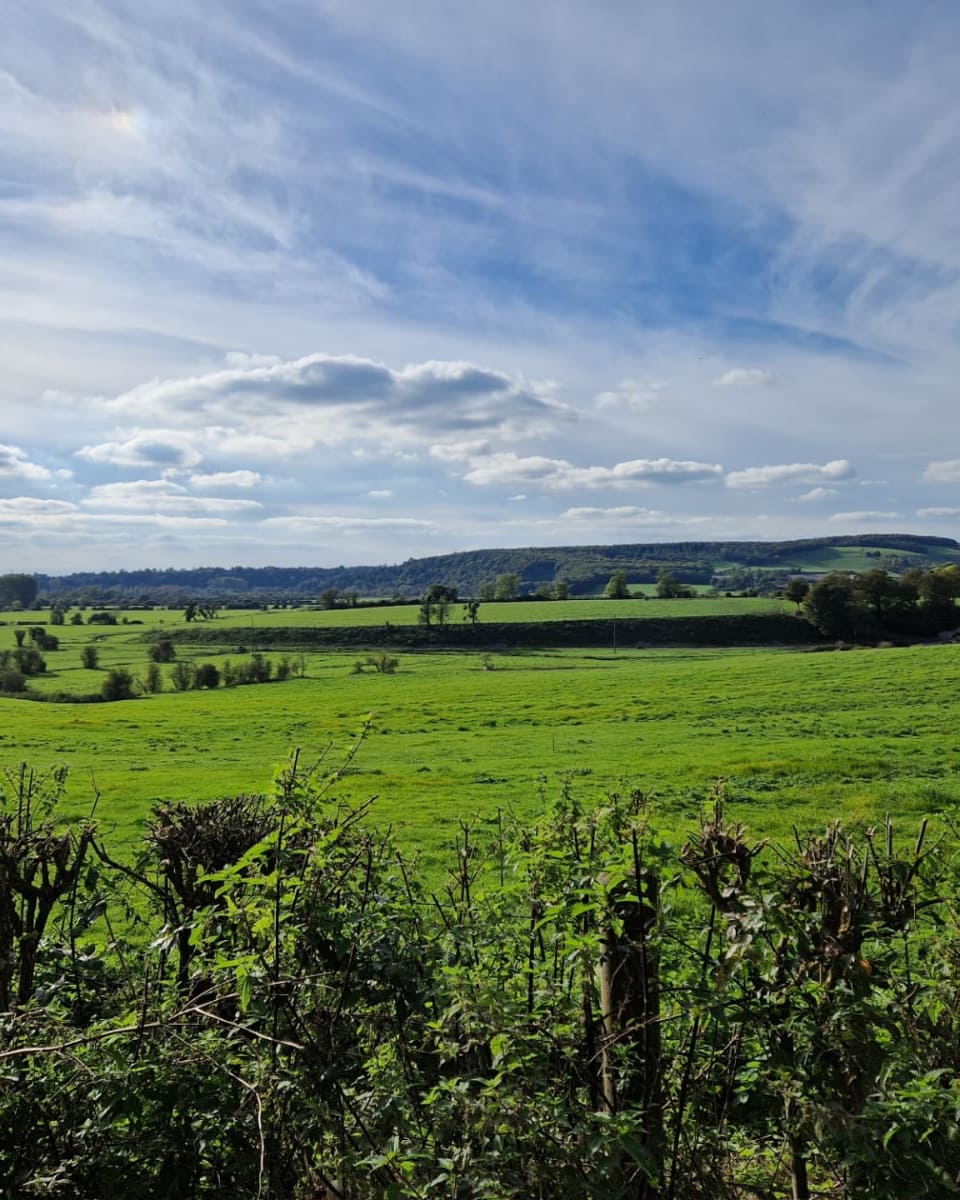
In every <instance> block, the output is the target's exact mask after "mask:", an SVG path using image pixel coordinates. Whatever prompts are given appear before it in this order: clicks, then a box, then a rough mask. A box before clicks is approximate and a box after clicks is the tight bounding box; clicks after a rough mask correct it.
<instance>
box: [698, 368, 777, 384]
mask: <svg viewBox="0 0 960 1200" xmlns="http://www.w3.org/2000/svg"><path fill="white" fill-rule="evenodd" d="M776 382H777V377H776V375H774V373H773V372H772V371H764V370H762V369H761V368H760V367H734V368H733V369H732V370H730V371H724V373H723V374H722V375H719V376H717V378H716V379H715V380H714V381H713V386H714V387H769V386H770V385H771V384H773V383H776Z"/></svg>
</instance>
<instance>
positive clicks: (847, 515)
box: [829, 510, 903, 523]
mask: <svg viewBox="0 0 960 1200" xmlns="http://www.w3.org/2000/svg"><path fill="white" fill-rule="evenodd" d="M902 516H903V514H902V513H898V512H875V511H871V510H867V511H861V512H837V513H833V515H832V516H831V517H830V518H829V520H831V521H855V522H857V523H860V522H863V521H898V520H900V519H901V518H902Z"/></svg>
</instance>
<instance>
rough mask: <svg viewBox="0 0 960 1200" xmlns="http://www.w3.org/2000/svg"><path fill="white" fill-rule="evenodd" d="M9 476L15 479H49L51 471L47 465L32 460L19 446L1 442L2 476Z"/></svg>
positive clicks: (0, 466)
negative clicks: (6, 444) (5, 444)
mask: <svg viewBox="0 0 960 1200" xmlns="http://www.w3.org/2000/svg"><path fill="white" fill-rule="evenodd" d="M3 476H9V477H12V478H14V479H35V480H42V479H49V478H50V472H49V471H48V470H47V468H46V467H41V466H39V465H38V464H37V463H33V462H30V460H29V459H28V458H27V456H26V454H25V453H24V451H23V450H21V449H20V447H19V446H4V445H2V444H0V477H3Z"/></svg>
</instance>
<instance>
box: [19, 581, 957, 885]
mask: <svg viewBox="0 0 960 1200" xmlns="http://www.w3.org/2000/svg"><path fill="white" fill-rule="evenodd" d="M598 603H600V604H602V605H603V609H604V611H605V612H606V611H608V610H609V609H610V608H612V607H615V604H614V602H610V601H605V602H598ZM623 603H624V604H629V603H630V602H629V601H625V602H623ZM664 603H667V604H671V603H672V604H674V605H680V606H683V607H689V606H692V605H694V604H697V603H700V602H698V601H679V602H664ZM645 605H649V606H650V607H652V606H653V605H652V602H638V603H637V605H636V607H640V608H642V607H644V606H645ZM489 607H490V608H493V607H496V606H494V605H492V604H491V605H490V606H489ZM503 607H505V608H507V609H510V608H513V609H520V610H521V611H526V610H528V609H530V608H533V607H534V605H513V606H511V605H505V606H503ZM546 607H548V608H553V607H558V608H559V607H566V606H565V605H561V604H556V605H554V604H548V605H546ZM364 611H367V612H377V611H378V610H358V613H359V612H364ZM379 611H380V612H381V613H382V612H383V610H379ZM131 615H134V614H131ZM247 615H249V614H247ZM278 615H279V614H277V613H270V614H263V616H264V617H265V618H266V619H267V620H269V621H270V623H272V624H276V623H278ZM301 615H303V616H309V617H310V618H311V619H313V618H317V617H320V618H322V617H323V616H324V615H326V614H322V613H317V614H314V613H309V614H299V613H296V612H291V613H284V614H283V619H284V621H286V620H288V619H290V620H292V619H294V618H295V617H298V616H301ZM331 615H337V616H339V615H340V614H339V613H336V614H331ZM351 615H354V614H351ZM136 616H137V617H141V616H142V618H143V619H144V620H145V621H146V620H148V619H149V620H150V622H151V624H152V623H159V622H160V621H161V620H163V621H164V622H165V623H167V624H171V625H173V623H174V622H176V624H177V627H180V626H181V625H182V618H181V617H180V616H179V614H177V613H159V612H153V613H146V614H136ZM253 617H254V620H257V619H259V618H260V614H258V613H254V614H253ZM21 618H22V614H21ZM6 619H16V618H15V616H14V615H13V614H9V615H8V617H7V618H6ZM228 620H229V621H230V623H231V624H234V620H233V618H228ZM146 628H148V626H146V625H145V626H143V627H140V626H122V625H119V626H108V627H100V626H88V625H84V626H72V625H70V624H67V625H65V626H61V627H58V628H56V629H55V630H53V632H55V633H56V634H57V635H58V636H59V637H60V638H61V649H60V650H57V651H54V652H51V653H49V654H48V655H47V661H48V663H49V670H48V673H47V675H46V676H41V677H40V678H39V680H38V681H36V689H37V690H38V691H43V690H46V691H47V692H48V693H50V692H64V691H66V692H72V693H82V692H94V691H97V690H98V689H99V686H100V683H101V682H102V679H103V676H104V672H105V670H106V669H109V668H111V667H114V666H125V667H127V668H128V669H129V670H131V671H132V672H133V674H134V675H138V676H139V675H142V673H143V671H144V670H145V667H146V664H147V647H146V644H145V643H144V642H143V640H142V635H143V633H144V630H145V629H146ZM91 639H96V641H95V644H96V645H97V647H98V651H99V656H100V663H99V667H98V669H97V670H85V669H84V668H82V667H81V666H80V663H79V658H80V648H81V646H82V645H83V644H85V643H86V642H88V641H90V640H91ZM13 641H14V639H13V634H12V632H11V628H10V626H9V625H8V626H6V627H0V645H2V646H7V645H12V644H13ZM178 657H180V658H192V659H193V660H194V661H197V662H200V661H204V662H208V661H212V662H214V663H218V664H220V665H222V663H223V661H224V658H225V657H227V656H225V655H223V654H219V655H218V654H211V653H210V652H209V650H204V649H200V650H197V649H196V648H194V647H184V648H182V649H181V650H180V651H179V654H178ZM232 657H233V658H234V660H236V658H237V657H238V656H237V655H236V653H234V654H233V655H232ZM269 657H270V658H272V659H274V661H277V660H278V659H279V655H278V654H276V653H272V654H270V655H269ZM359 657H361V658H362V655H361V656H359ZM357 658H358V655H357V654H356V653H353V652H324V653H312V654H307V655H306V656H305V662H304V665H305V668H306V674H305V677H304V678H302V679H290V680H288V681H286V682H282V683H281V682H271V683H266V684H260V685H254V686H245V687H236V688H230V689H225V688H219V689H217V690H215V691H187V692H182V693H176V692H173V691H169V690H167V691H165V692H163V693H162V694H160V695H155V696H145V697H143V698H141V699H137V700H132V701H124V702H119V703H113V704H87V705H77V704H62V703H31V702H28V701H23V700H10V699H5V700H0V765H2V766H5V767H11V766H13V765H15V764H17V763H19V762H20V761H22V760H26V761H28V762H30V763H31V764H33V765H35V766H38V767H46V766H51V765H53V764H57V763H66V764H67V765H68V766H69V767H70V771H71V785H70V792H69V805H70V810H69V811H70V813H71V815H73V816H77V817H79V816H81V815H83V814H85V813H86V812H88V811H89V810H90V808H91V805H92V803H93V797H94V795H95V793H96V792H99V794H100V800H99V806H98V819H99V820H100V821H101V823H102V824H103V825H104V826H106V827H108V828H110V827H112V828H113V830H114V836H113V838H112V840H113V842H114V843H115V844H120V843H122V844H127V845H130V844H131V843H132V841H133V840H134V839H135V838H136V837H137V836H138V833H139V830H140V828H141V824H142V821H143V818H144V817H145V815H146V814H147V812H148V811H149V808H150V806H151V804H153V803H155V802H156V801H158V800H173V799H188V800H204V799H210V798H213V797H215V796H221V795H225V794H231V793H236V792H243V791H246V792H251V791H253V792H256V791H264V790H267V789H269V788H270V786H271V780H272V778H273V775H274V772H275V770H276V768H277V766H278V764H280V763H281V762H282V761H283V760H284V759H285V757H286V756H287V755H288V754H289V753H290V751H291V750H292V749H293V748H294V747H301V748H302V751H303V754H304V755H305V756H306V757H307V758H308V759H309V758H311V757H315V756H316V755H318V754H319V753H320V752H321V751H323V749H324V748H325V747H327V746H328V745H330V746H331V749H330V751H329V755H328V758H327V765H329V766H333V765H335V764H336V763H338V762H339V761H340V760H341V759H342V756H343V755H344V753H345V752H346V751H347V749H348V748H349V747H350V746H351V745H352V743H353V741H354V739H355V737H356V735H357V731H358V730H359V729H361V728H362V727H363V726H364V725H365V723H366V722H367V721H368V720H369V722H370V726H369V731H368V733H367V735H366V737H365V739H364V741H363V744H362V745H361V746H360V748H359V750H358V752H357V755H356V757H355V758H354V759H353V761H352V762H351V763H350V765H349V767H348V768H347V771H346V772H345V774H344V776H343V778H342V779H341V780H340V781H339V782H338V784H337V786H336V788H335V794H336V795H339V796H342V797H344V798H349V799H352V800H363V799H366V798H367V797H370V796H374V795H376V796H377V797H378V799H377V802H376V804H375V807H374V810H373V813H374V815H373V819H375V820H376V821H378V822H380V823H382V824H391V825H394V826H396V827H397V828H398V829H399V831H400V836H401V839H402V841H403V842H404V843H405V844H407V845H408V846H410V848H411V849H413V848H416V849H417V850H419V851H420V852H421V854H422V856H423V860H424V867H425V869H428V870H429V869H431V868H433V867H434V866H435V864H436V863H437V862H439V861H440V859H441V858H443V859H447V858H448V855H447V852H446V848H447V847H448V846H449V844H450V841H451V839H452V837H453V834H454V831H455V829H456V823H457V820H458V818H461V817H464V818H469V817H472V816H474V815H479V816H480V818H481V819H486V820H492V819H494V818H495V816H496V813H497V810H498V809H499V808H503V809H511V810H513V811H516V812H518V813H520V814H522V815H524V816H527V817H531V816H534V815H535V814H536V813H538V812H539V811H541V810H542V808H543V806H544V804H545V803H546V802H547V800H548V799H549V798H550V797H551V796H553V795H555V794H556V793H557V792H558V790H559V789H560V788H561V787H562V786H564V785H565V784H566V785H567V786H569V787H570V788H571V789H572V791H573V793H574V794H575V795H576V796H577V797H579V798H580V799H581V800H582V801H583V802H584V803H588V804H589V803H592V802H594V801H596V800H597V799H599V798H601V797H602V796H603V795H604V794H605V793H606V792H608V791H609V790H611V789H621V790H622V789H624V788H640V789H642V790H643V791H645V792H648V793H650V795H651V811H652V814H653V818H654V820H655V822H656V824H657V825H658V826H659V827H660V828H662V829H664V830H667V831H671V830H672V831H676V832H677V833H678V834H679V833H681V832H682V831H683V829H684V828H685V827H686V825H687V824H688V823H689V822H690V821H691V820H692V819H693V818H694V817H695V816H696V815H697V813H698V812H699V809H700V806H701V804H702V803H703V801H704V799H705V798H706V797H707V796H708V795H709V793H710V790H711V788H712V786H713V784H714V781H715V780H716V779H718V778H723V779H724V780H725V781H726V785H725V786H726V789H727V792H728V794H729V797H730V800H731V806H732V812H733V814H734V815H735V816H736V817H738V818H739V819H741V820H743V821H745V822H746V823H747V824H749V825H750V827H751V828H752V829H753V830H754V831H757V832H760V833H765V834H770V835H772V836H774V837H783V836H787V835H788V834H789V832H790V829H791V826H792V824H793V823H797V824H800V825H802V826H813V825H819V824H822V823H823V822H825V821H827V820H830V819H831V818H833V817H836V816H842V817H843V818H844V819H846V820H848V821H854V822H856V821H864V822H870V821H873V820H876V819H878V818H880V817H882V815H883V814H884V813H885V812H886V811H888V810H889V811H891V812H893V813H895V814H897V815H899V816H902V817H907V818H908V819H910V820H911V823H912V819H913V818H914V817H915V816H916V815H919V814H921V813H928V812H929V813H942V812H949V811H951V810H952V809H953V808H954V807H955V806H956V805H957V804H958V803H960V781H958V780H957V779H956V765H957V758H958V753H960V737H958V735H957V733H956V731H955V723H954V720H953V711H954V709H953V706H954V703H955V696H956V694H957V687H958V683H960V647H955V646H951V645H946V646H915V647H910V648H902V649H892V648H891V649H876V650H858V651H851V652H847V653H838V652H826V653H801V652H797V651H786V650H653V651H627V652H621V653H620V654H617V655H614V654H613V653H609V652H594V653H590V652H587V651H576V650H563V651H556V652H551V653H546V652H540V653H515V654H507V655H496V656H494V658H493V660H489V661H488V662H487V663H486V667H489V666H492V667H493V669H492V670H490V669H485V663H484V656H482V655H480V654H476V653H456V652H449V653H426V652H424V653H404V654H401V655H400V656H399V669H398V672H397V673H396V674H395V675H379V674H374V673H372V672H368V673H363V674H355V673H353V664H354V662H355V660H356V659H357ZM163 669H164V672H165V674H167V673H168V671H169V668H168V667H164V668H163ZM169 686H170V684H169V682H167V683H166V687H167V688H169Z"/></svg>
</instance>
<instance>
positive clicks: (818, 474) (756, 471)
mask: <svg viewBox="0 0 960 1200" xmlns="http://www.w3.org/2000/svg"><path fill="white" fill-rule="evenodd" d="M855 475H856V471H855V470H854V468H853V465H852V464H851V463H850V462H848V461H847V459H845V458H837V459H834V460H833V461H832V462H828V463H824V464H823V466H817V464H816V463H785V464H783V465H781V466H776V467H746V468H745V469H744V470H742V471H731V472H730V474H729V475H728V476H727V487H731V488H760V487H770V486H772V485H774V484H780V483H820V482H828V483H835V482H839V481H843V480H847V479H852V478H853V477H854V476H855Z"/></svg>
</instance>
